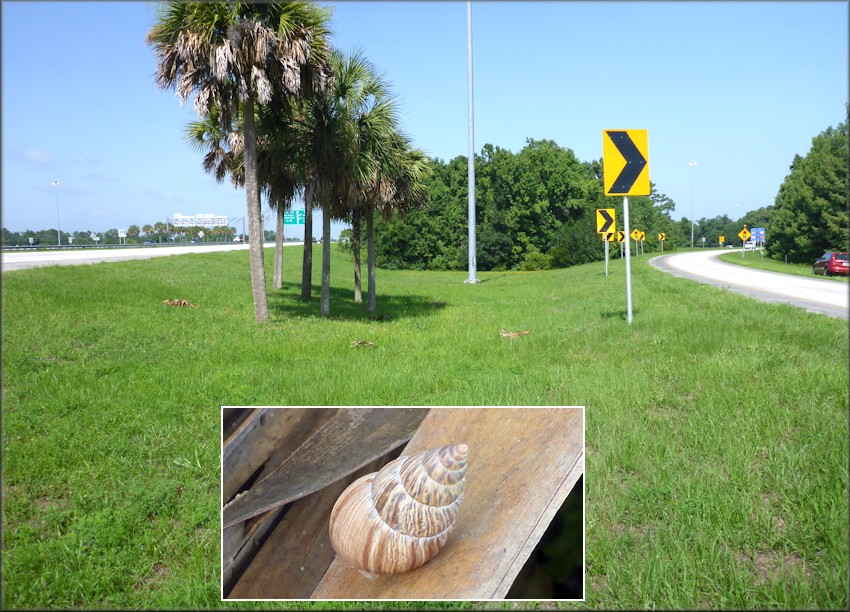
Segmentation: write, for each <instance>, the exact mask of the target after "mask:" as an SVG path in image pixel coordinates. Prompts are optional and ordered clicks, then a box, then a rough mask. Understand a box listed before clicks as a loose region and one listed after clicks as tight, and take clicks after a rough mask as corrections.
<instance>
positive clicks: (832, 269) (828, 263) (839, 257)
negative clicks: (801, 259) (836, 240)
mask: <svg viewBox="0 0 850 612" xmlns="http://www.w3.org/2000/svg"><path fill="white" fill-rule="evenodd" d="M848 272H850V264H848V262H847V253H834V252H831V251H827V252H826V253H824V254H823V257H821V258H820V259H818V260H816V261H815V263H814V265H813V266H812V274H823V275H824V276H829V275H830V274H844V275H845V276H847V273H848Z"/></svg>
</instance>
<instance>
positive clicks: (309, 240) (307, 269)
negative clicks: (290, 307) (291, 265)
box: [301, 181, 315, 300]
mask: <svg viewBox="0 0 850 612" xmlns="http://www.w3.org/2000/svg"><path fill="white" fill-rule="evenodd" d="M314 193H315V191H314V182H313V181H309V182H308V183H307V188H306V189H305V190H304V259H303V261H302V264H301V299H302V300H309V299H310V297H311V294H312V290H313V197H314Z"/></svg>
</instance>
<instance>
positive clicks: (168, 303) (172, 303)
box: [162, 299, 198, 308]
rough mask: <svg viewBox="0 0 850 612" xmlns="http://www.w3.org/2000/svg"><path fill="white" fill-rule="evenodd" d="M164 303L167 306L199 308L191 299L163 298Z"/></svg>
mask: <svg viewBox="0 0 850 612" xmlns="http://www.w3.org/2000/svg"><path fill="white" fill-rule="evenodd" d="M162 303H163V304H165V305H166V306H191V307H192V308H197V307H198V305H197V304H192V303H191V302H189V300H176V299H175V300H163V301H162Z"/></svg>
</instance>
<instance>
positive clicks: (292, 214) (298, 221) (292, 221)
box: [283, 208, 304, 225]
mask: <svg viewBox="0 0 850 612" xmlns="http://www.w3.org/2000/svg"><path fill="white" fill-rule="evenodd" d="M283 222H284V223H285V224H287V225H304V209H303V208H301V209H296V210H286V211H284V212H283Z"/></svg>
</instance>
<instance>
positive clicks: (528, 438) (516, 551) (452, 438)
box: [312, 407, 584, 600]
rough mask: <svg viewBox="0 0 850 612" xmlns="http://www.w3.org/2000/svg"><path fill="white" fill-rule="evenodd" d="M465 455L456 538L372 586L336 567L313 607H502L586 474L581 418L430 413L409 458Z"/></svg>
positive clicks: (518, 412)
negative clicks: (446, 452)
mask: <svg viewBox="0 0 850 612" xmlns="http://www.w3.org/2000/svg"><path fill="white" fill-rule="evenodd" d="M459 442H465V443H466V444H468V445H469V453H470V458H469V465H468V468H467V486H466V490H465V493H464V502H463V507H462V508H461V511H460V514H459V516H458V523H457V528H456V530H455V532H454V534H453V535H452V537H451V539H450V540H449V542H448V544H446V547H445V548H444V549H443V550H442V551H441V552H440V554H438V555H437V556H436V557H435V558H434V559H432V560H431V561H429V562H428V563H426V564H425V565H423V566H422V567H420V568H418V569H416V570H414V571H412V572H408V573H406V574H399V575H395V576H380V577H377V578H371V579H370V578H366V577H364V576H363V575H361V574H360V573H358V572H357V571H356V570H354V569H351V568H349V567H347V566H345V565H344V563H343V562H342V561H341V559H339V558H338V557H337V558H336V559H335V560H334V562H333V563H332V564H331V566H330V568H328V571H327V573H326V574H325V576H324V578H323V579H322V581H321V582H320V583H319V585H318V586H317V587H316V589H315V591H314V592H313V595H312V598H313V599H410V600H421V599H452V600H463V599H502V598H504V596H505V594H506V593H507V592H508V589H509V588H510V586H511V584H512V582H513V580H514V578H515V577H516V575H517V574H518V573H519V571H520V569H522V566H523V564H524V563H525V561H526V560H527V559H528V557H529V555H530V554H531V552H532V551H533V550H534V547H535V546H536V544H537V542H538V541H539V540H540V538H541V537H542V535H543V533H544V532H545V530H546V528H547V526H548V525H549V523H550V522H551V520H552V518H553V517H554V515H555V513H556V512H557V511H558V509H559V508H560V507H561V504H562V503H563V502H564V500H565V499H566V497H567V495H569V493H570V491H571V490H572V488H573V486H574V485H575V483H576V481H578V479H579V477H580V476H581V475H582V474H583V472H584V409H583V408H552V407H545V408H543V407H541V408H439V409H438V408H434V409H432V410H431V412H430V413H429V414H428V417H427V418H426V419H425V420H424V421H423V422H422V424H421V425H420V427H419V430H418V431H417V433H416V435H415V436H414V437H413V439H411V441H410V443H409V444H408V445H407V447H406V448H405V450H404V452H403V453H402V454H403V455H409V454H414V453H418V452H421V451H424V450H427V449H429V448H434V447H438V446H443V445H446V444H451V443H459Z"/></svg>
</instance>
